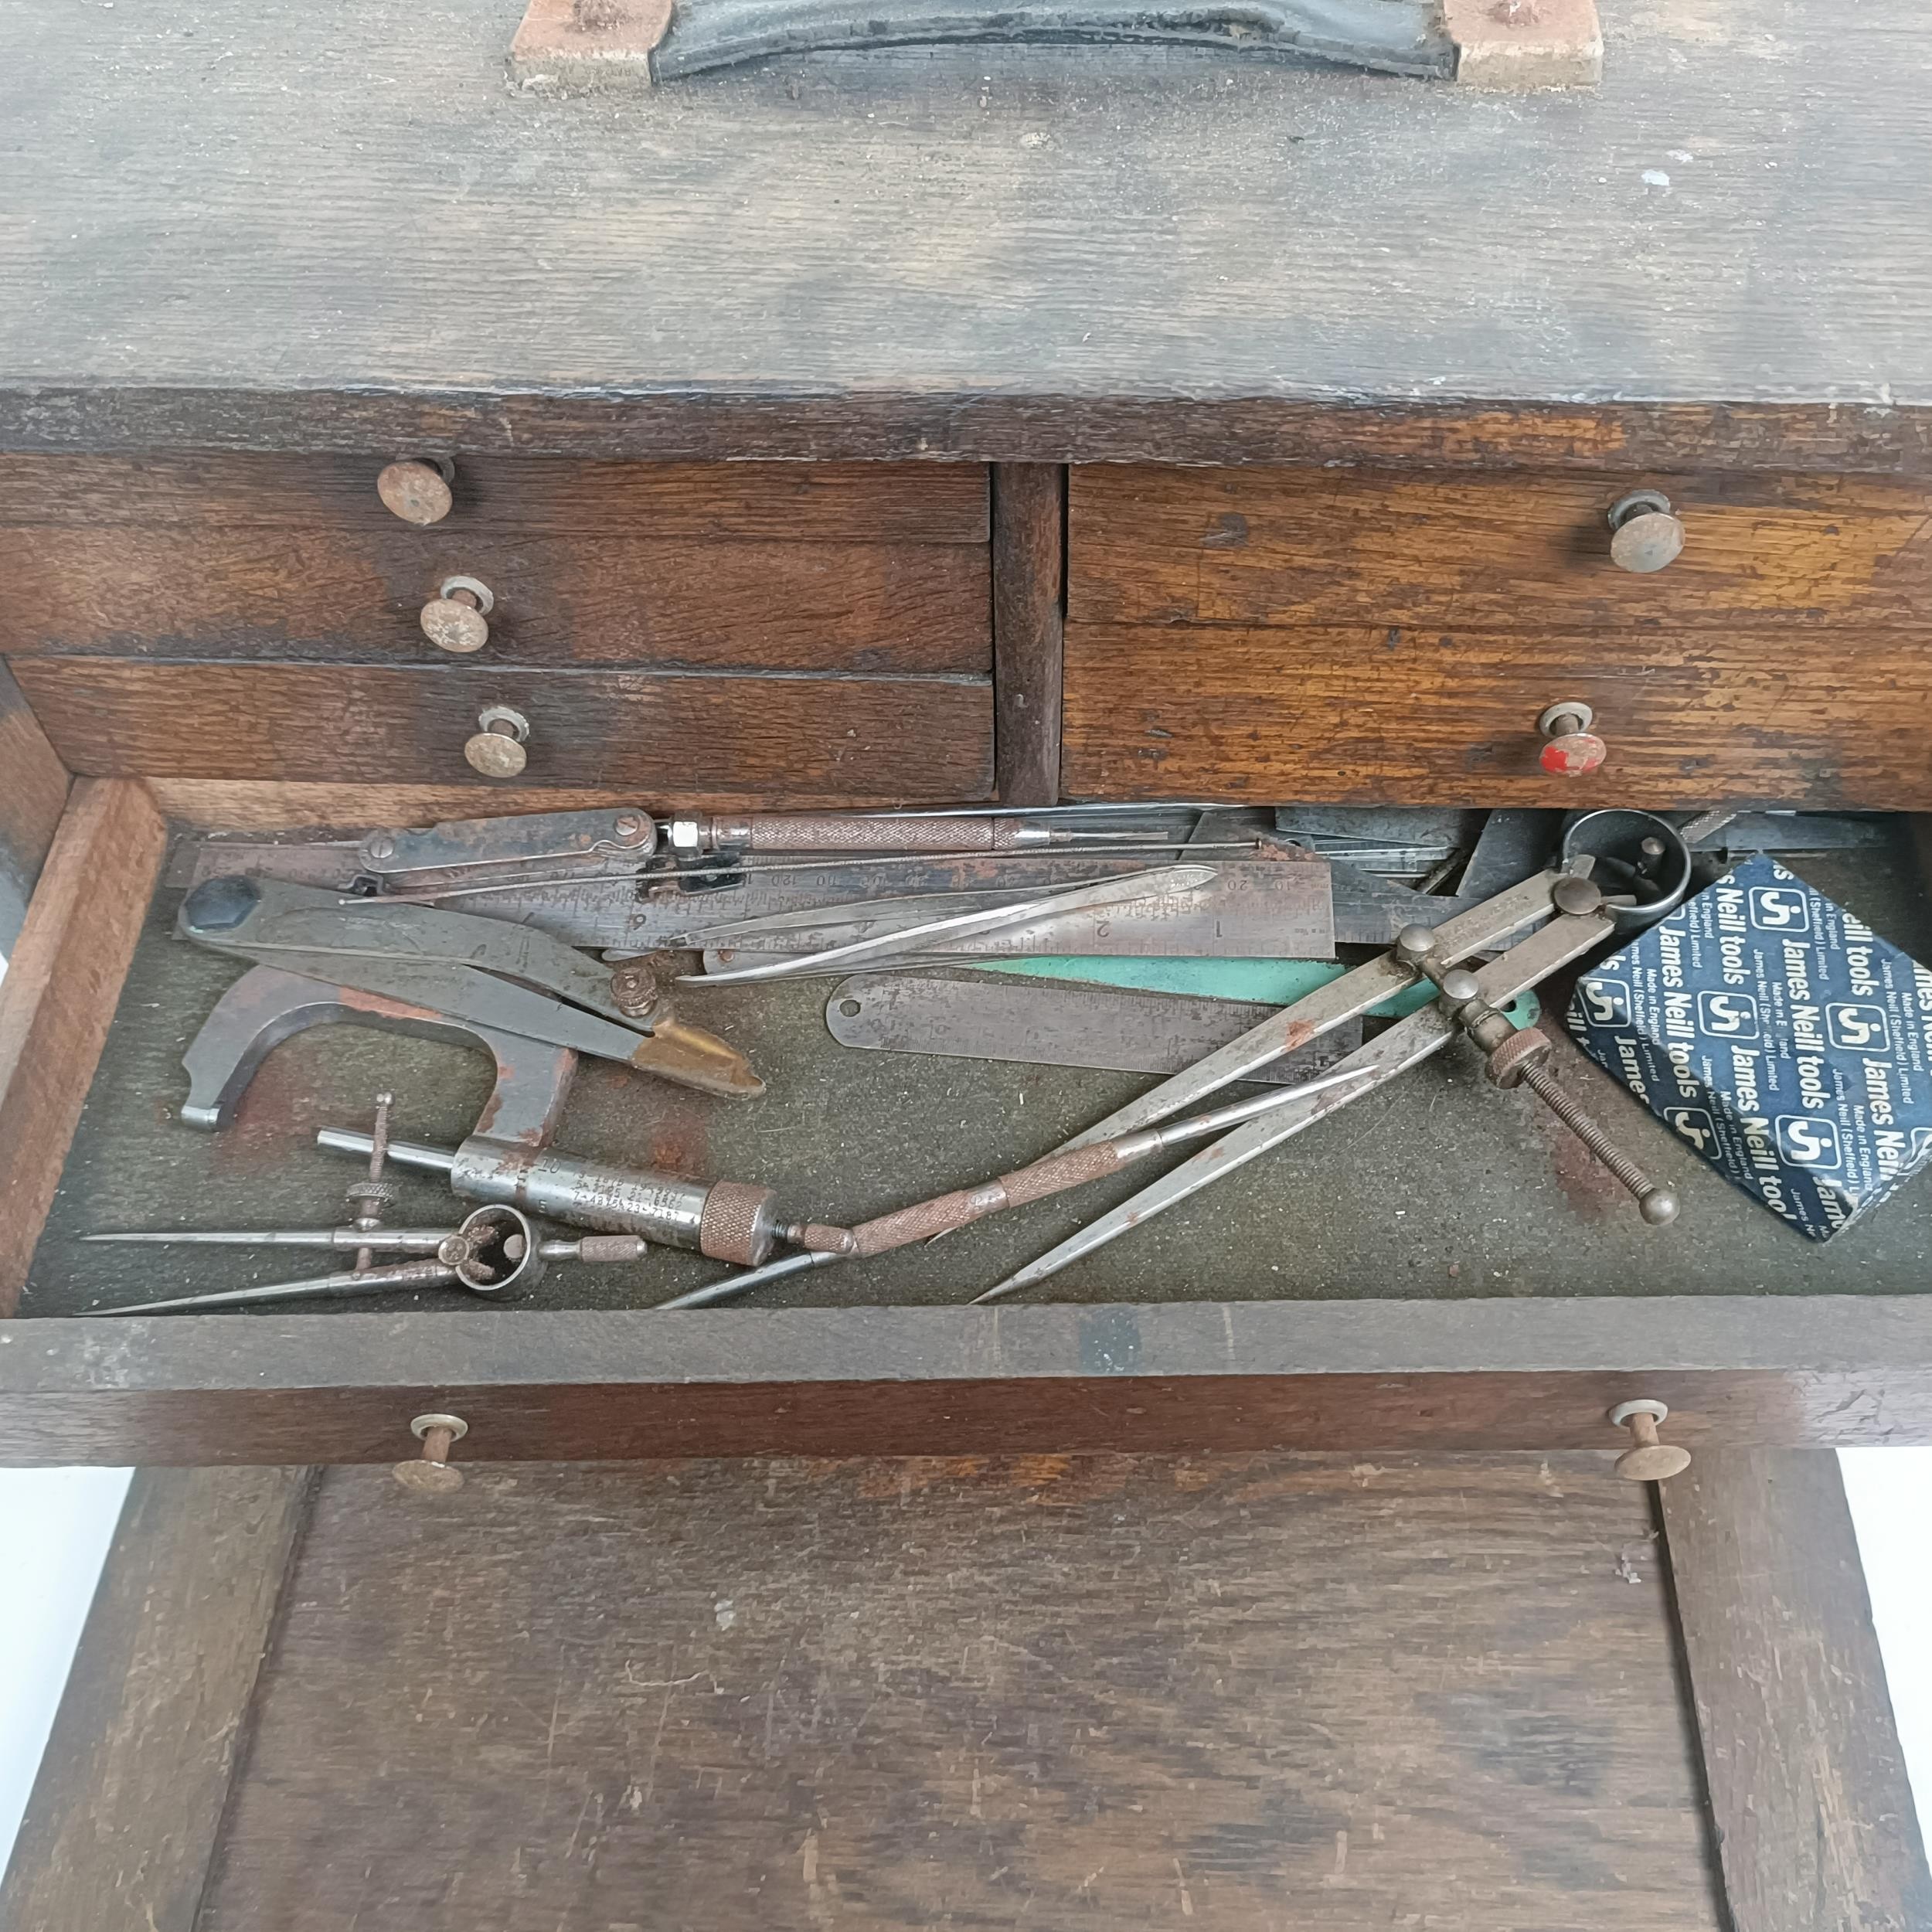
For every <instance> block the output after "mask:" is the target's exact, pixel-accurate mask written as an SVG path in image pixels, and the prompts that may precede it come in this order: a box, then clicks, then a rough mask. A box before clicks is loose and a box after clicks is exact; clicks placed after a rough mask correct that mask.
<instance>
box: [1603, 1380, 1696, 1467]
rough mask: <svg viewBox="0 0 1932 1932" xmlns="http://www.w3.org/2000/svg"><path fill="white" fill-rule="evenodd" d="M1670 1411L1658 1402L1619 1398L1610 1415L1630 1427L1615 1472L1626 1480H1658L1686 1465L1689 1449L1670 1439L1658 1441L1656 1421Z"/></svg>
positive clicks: (1613, 1419) (1688, 1464)
mask: <svg viewBox="0 0 1932 1932" xmlns="http://www.w3.org/2000/svg"><path fill="white" fill-rule="evenodd" d="M1669 1413H1670V1410H1669V1409H1668V1406H1666V1405H1665V1403H1661V1402H1652V1401H1650V1400H1647V1399H1639V1400H1637V1401H1635V1402H1620V1403H1617V1406H1616V1407H1615V1408H1614V1409H1613V1410H1611V1412H1610V1419H1611V1421H1612V1422H1614V1423H1616V1425H1617V1427H1618V1428H1620V1429H1628V1430H1629V1431H1630V1435H1631V1447H1629V1448H1628V1449H1626V1450H1625V1451H1624V1453H1623V1454H1621V1456H1619V1457H1618V1458H1617V1475H1620V1476H1621V1477H1622V1478H1623V1479H1624V1481H1626V1482H1662V1481H1665V1480H1666V1479H1667V1478H1669V1477H1672V1476H1680V1475H1682V1474H1683V1473H1684V1471H1685V1470H1686V1469H1688V1468H1689V1467H1690V1451H1689V1450H1688V1449H1680V1448H1679V1447H1678V1446H1677V1445H1676V1444H1675V1443H1674V1442H1659V1441H1658V1439H1657V1425H1658V1423H1660V1422H1662V1420H1663V1419H1664V1418H1665V1417H1666V1416H1667V1415H1668V1414H1669Z"/></svg>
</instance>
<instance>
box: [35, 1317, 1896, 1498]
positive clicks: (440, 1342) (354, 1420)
mask: <svg viewBox="0 0 1932 1932" xmlns="http://www.w3.org/2000/svg"><path fill="white" fill-rule="evenodd" d="M29 1338H30V1340H31V1343H32V1345H31V1346H30V1347H26V1346H16V1345H15V1343H17V1342H26V1341H27V1340H29ZM1639 1395H1641V1396H1651V1397H1655V1398H1656V1399H1658V1400H1662V1401H1665V1402H1668V1403H1669V1404H1670V1407H1671V1410H1672V1414H1671V1422H1670V1434H1671V1437H1672V1440H1675V1441H1679V1442H1682V1443H1683V1444H1686V1445H1688V1446H1691V1447H1709V1446H1712V1445H1716V1444H1770V1445H1773V1446H1781V1447H1791V1446H1797V1445H1801V1444H1846V1445H1853V1444H1869V1445H1872V1446H1881V1445H1885V1444H1906V1443H1926V1442H1932V1298H1926V1297H1923V1296H1910V1295H1897V1296H1862V1295H1808V1296H1801V1297H1783V1298H1780V1297H1767V1296H1764V1295H1753V1294H1736V1295H1711V1296H1702V1297H1685V1296H1668V1295H1666V1296H1654V1297H1629V1298H1619V1297H1617V1296H1614V1295H1599V1296H1594V1297H1590V1298H1584V1299H1580V1300H1576V1301H1549V1300H1539V1299H1511V1298H1502V1297H1498V1298H1485V1299H1481V1300H1475V1301H1455V1302H1429V1301H1393V1300H1392V1301H1332V1302H1322V1301H1304V1302H1279V1303H1275V1302H1256V1301H1246V1302H1219V1303H1216V1302H1207V1303H1191V1304H1190V1303H1179V1302H1175V1303H1156V1304H1149V1305H1145V1306H1138V1305H1133V1304H1119V1303H1115V1304H1105V1303H1095V1304H1086V1305H1083V1306H1074V1305H1072V1304H1058V1305H1049V1306H1046V1307H1042V1308H1026V1309H1007V1310H1004V1311H999V1312H998V1313H994V1312H991V1311H987V1310H984V1309H975V1308H891V1307H867V1308H824V1307H818V1308H787V1309H763V1308H730V1309H720V1310H718V1311H715V1312H709V1313H706V1312H702V1311H700V1312H693V1313H686V1314H682V1315H676V1316H675V1317H672V1316H658V1315H653V1314H651V1313H650V1312H649V1311H645V1310H631V1311H628V1312H621V1313H613V1312H611V1311H604V1310H597V1309H583V1308H580V1309H571V1310H566V1311H514V1310H512V1311H500V1310H494V1309H492V1310H486V1311H481V1312H477V1311H471V1310H468V1309H466V1308H442V1309H438V1310H434V1311H403V1312H395V1313H389V1314H382V1313H367V1312H362V1311H342V1312H338V1313H336V1314H333V1315H328V1316H327V1317H326V1318H318V1316H316V1315H314V1314H308V1315H303V1314H282V1313H280V1312H277V1311H272V1310H271V1311H263V1312H261V1313H260V1314H257V1315H198V1316H195V1317H192V1318H187V1319H179V1318H168V1317H166V1316H157V1317H154V1318H148V1319H145V1320H144V1319H141V1318H133V1317H131V1318H123V1319H121V1320H117V1321H90V1320H87V1319H84V1318H83V1319H80V1320H64V1319H57V1318H46V1317H36V1318H33V1319H32V1320H30V1321H22V1322H21V1323H20V1324H19V1326H18V1327H17V1328H0V1458H4V1459H5V1461H9V1462H12V1463H21V1464H42V1463H56V1464H60V1463H88V1462H104V1463H114V1464H127V1463H129V1462H141V1463H162V1462H183V1463H229V1462H286V1461H294V1460H295V1459H297V1458H303V1457H305V1458H308V1459H310V1460H312V1461H320V1462H389V1461H394V1460H395V1459H396V1457H397V1456H398V1455H399V1454H409V1453H410V1452H411V1444H410V1437H409V1434H408V1423H409V1419H410V1417H411V1416H414V1415H420V1414H422V1413H424V1412H425V1411H427V1410H440V1411H446V1412H447V1411H451V1410H453V1411H454V1412H455V1413H458V1414H461V1415H463V1416H464V1417H467V1418H468V1420H469V1422H470V1423H471V1432H470V1434H469V1435H468V1437H465V1438H464V1445H463V1451H462V1453H463V1457H464V1461H466V1462H477V1461H482V1462H488V1461H527V1460H531V1459H536V1458H542V1459H554V1460H560V1461H597V1460H600V1459H607V1460H611V1461H628V1460H631V1459H635V1458H651V1457H666V1456H747V1455H767V1454H782V1455H810V1456H838V1455H920V1454H930V1453H931V1452H932V1451H934V1448H935V1447H939V1446H943V1447H945V1448H946V1449H947V1450H948V1451H958V1452H961V1453H971V1454H1001V1453H1005V1452H1015V1453H1017V1452H1022V1451H1029V1452H1030V1451H1039V1452H1042V1453H1048V1454H1063V1453H1068V1452H1072V1451H1091V1450H1108V1451H1114V1450H1119V1451H1197V1450H1198V1451H1243V1452H1244V1451H1251V1450H1262V1449H1345V1450H1350V1451H1366V1452H1369V1453H1370V1454H1380V1453H1382V1452H1383V1451H1423V1450H1440V1451H1478V1450H1491V1449H1516V1450H1539V1451H1540V1450H1556V1449H1590V1448H1597V1447H1603V1448H1604V1449H1608V1450H1615V1449H1622V1448H1625V1447H1628V1442H1627V1440H1624V1438H1623V1437H1622V1435H1621V1431H1617V1430H1613V1429H1612V1427H1611V1424H1610V1423H1609V1421H1608V1420H1607V1417H1608V1412H1609V1410H1610V1409H1611V1406H1613V1405H1614V1403H1617V1402H1619V1401H1622V1400H1626V1399H1628V1398H1629V1397H1631V1396H1639Z"/></svg>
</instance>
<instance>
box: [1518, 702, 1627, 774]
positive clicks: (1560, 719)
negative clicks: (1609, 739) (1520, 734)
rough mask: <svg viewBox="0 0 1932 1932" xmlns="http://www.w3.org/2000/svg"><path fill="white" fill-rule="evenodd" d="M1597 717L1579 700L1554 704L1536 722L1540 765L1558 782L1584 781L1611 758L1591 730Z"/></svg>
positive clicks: (1608, 748) (1607, 747)
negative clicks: (1539, 746)
mask: <svg viewBox="0 0 1932 1932" xmlns="http://www.w3.org/2000/svg"><path fill="white" fill-rule="evenodd" d="M1596 722H1597V714H1596V713H1594V711H1592V710H1591V709H1590V706H1588V705H1587V704H1585V703H1584V702H1583V701H1582V700H1581V699H1578V698H1565V699H1560V701H1559V702H1556V703H1555V704H1553V705H1552V706H1549V709H1547V710H1546V711H1545V712H1544V713H1543V716H1541V717H1540V718H1539V719H1537V720H1536V729H1537V730H1539V731H1540V732H1541V733H1543V751H1542V753H1541V755H1540V757H1539V763H1540V764H1542V766H1543V770H1546V771H1547V772H1549V773H1550V774H1553V776H1554V777H1559V778H1587V777H1589V775H1590V773H1592V772H1593V771H1594V770H1596V769H1597V767H1598V766H1599V765H1600V764H1602V763H1603V762H1604V760H1605V759H1606V758H1607V757H1609V756H1610V747H1609V746H1608V745H1607V744H1605V743H1604V741H1603V740H1602V739H1600V737H1598V736H1597V734H1596V733H1595V732H1594V731H1592V730H1590V726H1592V725H1593V724H1594V723H1596Z"/></svg>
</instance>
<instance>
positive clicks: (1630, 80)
mask: <svg viewBox="0 0 1932 1932" xmlns="http://www.w3.org/2000/svg"><path fill="white" fill-rule="evenodd" d="M521 9H522V0H439V4H437V5H434V6H428V7H417V8H411V7H403V6H399V5H395V4H393V0H339V4H334V5H328V6H326V7H310V8H284V7H264V6H263V5H260V3H259V0H146V4H144V5H140V6H138V7H126V6H124V7H121V8H119V9H115V8H112V7H110V6H107V5H87V6H81V7H76V6H73V5H68V4H65V3H64V0H14V4H12V5H9V6H7V7H5V9H0V128H5V130H6V131H7V133H6V138H5V149H6V151H7V152H8V154H9V157H10V158H11V161H12V166H11V167H10V168H9V171H8V172H9V185H10V190H11V192H9V194H8V196H5V198H4V200H0V444H12V445H14V446H15V447H22V446H26V447H31V446H35V445H39V446H43V447H45V446H49V445H59V444H62V443H63V442H65V443H73V444H83V443H87V442H93V443H95V444H100V443H101V442H104V441H112V440H123V441H127V442H131V443H134V444H139V443H140V442H141V441H143V440H148V437H147V434H146V432H145V428H144V417H143V415H142V407H143V406H142V405H141V403H139V401H138V398H139V397H140V396H142V395H143V394H152V393H156V392H159V391H162V390H170V391H175V392H193V393H195V396H194V397H193V398H192V400H189V401H187V402H179V401H178V402H177V403H175V404H173V405H171V408H172V415H171V416H170V417H169V419H168V420H170V421H171V422H172V423H174V424H175V427H173V428H172V429H170V430H168V431H167V432H166V433H165V434H162V433H161V432H159V431H157V432H156V434H155V440H177V441H179V440H190V441H192V440H202V441H205V442H207V443H210V444H219V443H223V442H228V441H243V442H245V441H247V440H250V432H249V431H248V430H247V427H245V426H244V425H243V424H242V423H240V422H239V421H237V420H233V418H234V413H235V412H236V407H237V399H240V398H261V397H264V396H265V397H270V398H291V397H293V398H300V397H303V396H309V397H318V396H323V395H335V396H342V395H344V394H346V393H358V392H359V393H376V394H377V395H380V394H382V393H404V394H413V395H416V396H418V397H420V396H423V394H425V393H432V392H434V393H451V394H454V395H457V396H461V397H463V398H464V400H463V401H462V402H461V405H460V406H459V409H458V415H459V416H460V417H461V418H462V419H463V420H464V422H465V423H474V422H475V421H478V420H481V417H483V416H484V415H485V413H486V410H485V405H484V402H483V400H481V399H488V398H490V397H493V396H498V395H501V394H503V393H512V394H534V395H535V396H537V397H539V398H540V399H547V400H550V401H553V402H557V403H561V401H562V400H563V399H566V398H568V399H573V406H578V407H583V406H594V405H595V404H597V403H599V402H603V403H612V402H614V401H616V400H620V399H627V398H628V399H631V400H636V399H638V398H639V397H647V398H648V397H650V396H672V397H682V398H685V399H687V400H689V399H691V398H692V397H693V396H694V395H695V396H699V397H702V398H712V397H719V398H723V397H729V398H733V399H736V400H734V401H733V405H732V406H733V408H734V409H736V410H738V411H739V412H740V414H741V415H743V414H746V413H751V414H755V413H756V412H757V410H760V409H765V410H770V409H771V408H774V407H777V406H781V405H782V404H783V403H784V402H785V401H786V400H788V399H800V398H804V399H809V400H811V401H812V402H813V403H815V404H818V405H821V406H822V405H828V404H830V403H850V402H852V400H854V399H855V398H856V399H863V398H864V397H866V396H874V397H877V396H898V397H901V398H904V397H911V398H916V399H924V400H926V401H927V403H930V405H932V406H933V411H934V413H933V415H932V417H931V425H932V433H933V434H934V437H935V439H943V437H944V435H945V433H946V429H945V426H946V423H947V416H946V413H945V409H944V406H943V405H944V404H946V403H955V404H956V403H960V402H961V401H962V400H964V401H965V402H968V403H971V402H974V401H976V400H985V399H997V400H1000V401H1001V402H1002V404H1004V405H1016V404H1018V403H1023V402H1026V401H1027V400H1029V399H1041V400H1046V401H1049V402H1052V403H1056V405H1057V404H1063V403H1067V402H1068V401H1069V400H1070V401H1071V402H1072V403H1074V404H1076V405H1079V406H1089V405H1091V404H1093V403H1096V402H1100V401H1113V402H1115V403H1120V404H1122V405H1127V406H1131V405H1134V404H1136V403H1141V404H1145V403H1180V402H1185V401H1189V400H1193V401H1206V402H1208V403H1215V402H1217V401H1220V402H1233V401H1236V400H1245V401H1248V402H1253V401H1255V400H1257V399H1258V400H1259V401H1260V402H1261V403H1264V404H1267V403H1284V402H1298V401H1299V402H1310V403H1328V402H1335V401H1342V402H1349V403H1363V402H1366V403H1380V404H1383V405H1388V406H1394V407H1396V408H1398V409H1410V410H1413V409H1415V408H1417V407H1430V406H1445V405H1448V406H1453V405H1457V404H1461V405H1465V406H1466V405H1470V404H1479V403H1488V402H1528V403H1538V404H1542V405H1545V406H1556V407H1560V406H1579V407H1582V408H1588V407H1592V406H1604V405H1614V404H1622V403H1628V404H1642V405H1648V404H1671V403H1713V402H1730V403H1761V404H1766V405H1771V406H1790V405H1816V406H1822V405H1825V404H1832V403H1835V404H1841V405H1842V404H1853V405H1859V406H1863V407H1864V408H1865V409H1866V410H1869V411H1873V412H1876V413H1879V414H1881V415H1882V414H1884V413H1887V412H1900V411H1904V410H1911V409H1913V408H1915V407H1918V406H1924V405H1926V404H1927V403H1932V250H1928V249H1927V247H1926V246H1925V239H1924V238H1925V226H1924V224H1925V219H1926V216H1925V209H1926V207H1927V194H1928V189H1932V116H1929V115H1928V114H1927V113H1926V111H1925V109H1924V104H1923V81H1922V79H1921V75H1922V72H1923V55H1924V50H1925V29H1924V26H1923V14H1922V12H1921V10H1920V8H1919V7H1917V5H1913V4H1911V3H1910V0H1862V4H1860V5H1858V6H1856V7H1853V8H1845V7H1844V6H1842V5H1838V4H1837V3H1836V0H1696V4H1695V5H1690V4H1686V3H1685V0H1606V5H1605V8H1604V11H1605V13H1606V16H1607V17H1606V19H1605V22H1604V25H1605V34H1606V57H1605V79H1604V84H1603V86H1602V87H1600V89H1599V90H1596V91H1594V92H1592V93H1577V94H1533V95H1524V96H1514V97H1512V96H1498V95H1485V94H1478V93H1472V92H1470V91H1468V90H1461V89H1458V88H1457V87H1453V86H1450V85H1445V84H1441V83H1426V82H1419V81H1410V80H1391V79H1386V78H1379V77H1371V76H1366V75H1359V74H1355V73H1347V72H1344V71H1342V70H1332V69H1325V68H1318V67H1304V68H1297V67H1294V66H1287V65H1283V64H1274V63H1267V62H1262V61H1254V62H1251V63H1250V62H1249V61H1245V60H1241V59H1240V58H1238V57H1232V56H1221V55H1219V54H1216V53H1208V52H1199V53H1159V52H1154V51H1147V50H1131V49H1111V50H1108V49H1078V48H1058V47H1036V48H1031V49H1017V50H1014V49H1005V50H1002V49H951V50H946V51H941V52H938V53H932V54H930V55H928V54H923V53H921V54H912V53H898V54H878V55H872V56H852V55H847V56H838V55H823V56H813V57H811V58H807V59H798V60H780V61H777V62H774V63H768V64H767V65H765V66H762V67H758V68H753V69H747V70H740V71H738V72H736V73H730V74H726V75H723V76H721V77H716V78H713V79H709V80H692V81H681V82H676V83H672V84H671V85H669V86H667V87H663V88H661V89H659V90H657V91H655V93H639V94H622V95H617V94H607V95H603V96H590V97H577V98H560V97H556V95H554V94H544V93H542V92H533V91H529V90H519V89H517V88H515V87H513V86H512V84H511V83H510V82H509V80H508V78H507V75H506V69H505V50H506V49H507V47H508V46H509V40H510V38H511V35H512V32H513V31H514V29H515V25H516V22H517V19H518V18H519V14H520V12H521ZM115 407H120V408H121V409H123V410H125V412H126V413H125V414H124V416H122V417H120V418H118V419H117V418H114V417H113V416H112V414H111V410H112V409H113V408H115ZM196 411H199V412H200V413H201V417H202V420H203V423H204V426H205V434H202V435H200V436H199V437H196V435H195V434H193V433H192V430H191V429H190V428H188V427H182V425H183V424H184V423H188V422H190V421H191V420H192V417H193V416H194V413H195V412H196ZM149 413H150V415H151V416H153V417H154V420H155V421H157V422H158V420H159V417H158V414H156V413H155V412H154V411H153V410H150V411H149ZM117 424H118V427H119V429H120V430H121V431H123V432H124V434H121V435H119V436H118V437H117V435H116V428H117ZM505 434H506V440H508V439H507V432H506V433H505ZM451 437H452V440H458V439H457V431H456V423H455V419H454V418H453V419H452V423H451ZM291 440H296V439H294V438H293V437H291ZM756 442H757V438H756V437H750V438H748V439H747V442H746V444H745V447H744V448H743V450H741V451H738V452H736V453H753V454H755V453H757V450H756V447H754V446H755V444H756ZM811 453H816V452H811ZM825 453H826V454H832V453H835V452H834V451H829V450H828V451H825ZM862 453H863V452H862ZM1019 453H1026V452H1024V451H1022V452H1019ZM1039 453H1041V454H1045V453H1047V452H1046V451H1040V452H1039ZM1053 453H1055V454H1080V453H1081V451H1080V450H1079V449H1078V448H1077V447H1070V448H1068V449H1066V450H1064V451H1054V452H1053Z"/></svg>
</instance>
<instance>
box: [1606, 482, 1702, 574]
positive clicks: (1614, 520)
mask: <svg viewBox="0 0 1932 1932" xmlns="http://www.w3.org/2000/svg"><path fill="white" fill-rule="evenodd" d="M1683 547H1684V526H1683V522H1682V519H1680V518H1679V516H1678V515H1677V514H1676V512H1675V511H1673V510H1672V508H1671V506H1670V498H1668V497H1667V496H1665V495H1663V494H1662V492H1659V491H1657V490H1632V491H1631V493H1630V494H1629V495H1628V496H1622V497H1619V498H1617V501H1616V502H1614V503H1613V504H1612V505H1611V506H1610V560H1611V562H1612V563H1614V564H1615V565H1616V566H1617V569H1618V570H1634V571H1635V572H1636V573H1638V576H1640V577H1648V575H1649V574H1650V573H1651V571H1653V570H1662V569H1663V567H1664V566H1665V564H1667V563H1675V562H1676V560H1677V558H1678V556H1679V553H1680V552H1681V551H1682V549H1683Z"/></svg>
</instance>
